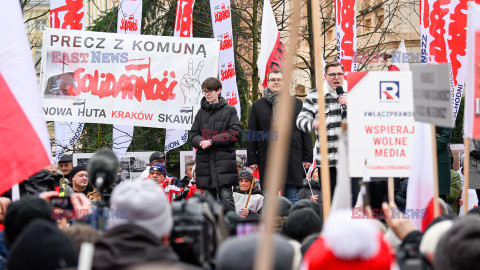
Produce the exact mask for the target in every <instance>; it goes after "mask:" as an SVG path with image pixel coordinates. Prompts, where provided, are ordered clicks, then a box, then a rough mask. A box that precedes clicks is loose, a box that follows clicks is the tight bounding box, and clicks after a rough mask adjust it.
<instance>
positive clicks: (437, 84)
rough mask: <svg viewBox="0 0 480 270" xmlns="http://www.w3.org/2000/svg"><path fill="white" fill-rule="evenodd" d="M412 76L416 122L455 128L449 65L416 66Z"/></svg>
mask: <svg viewBox="0 0 480 270" xmlns="http://www.w3.org/2000/svg"><path fill="white" fill-rule="evenodd" d="M412 75H413V105H414V111H415V120H416V121H419V122H424V123H430V124H433V125H435V126H441V127H448V128H451V127H453V113H452V101H451V96H452V93H451V87H450V71H449V66H448V64H440V65H414V66H412Z"/></svg>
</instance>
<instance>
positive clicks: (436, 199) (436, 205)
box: [431, 125, 440, 218]
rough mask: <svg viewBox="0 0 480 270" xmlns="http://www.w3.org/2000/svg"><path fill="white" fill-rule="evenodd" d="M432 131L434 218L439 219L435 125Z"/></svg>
mask: <svg viewBox="0 0 480 270" xmlns="http://www.w3.org/2000/svg"><path fill="white" fill-rule="evenodd" d="M431 127H432V130H431V133H432V154H433V194H434V195H433V216H434V217H435V218H437V217H438V216H439V215H440V205H439V202H438V163H437V162H438V161H437V160H438V158H437V137H436V135H435V134H436V131H435V125H431Z"/></svg>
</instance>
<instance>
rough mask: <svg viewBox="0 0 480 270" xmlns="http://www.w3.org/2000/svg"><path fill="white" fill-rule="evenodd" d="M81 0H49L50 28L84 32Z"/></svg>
mask: <svg viewBox="0 0 480 270" xmlns="http://www.w3.org/2000/svg"><path fill="white" fill-rule="evenodd" d="M83 10H84V9H83V0H50V27H51V28H61V29H73V30H85V13H84V11H83Z"/></svg>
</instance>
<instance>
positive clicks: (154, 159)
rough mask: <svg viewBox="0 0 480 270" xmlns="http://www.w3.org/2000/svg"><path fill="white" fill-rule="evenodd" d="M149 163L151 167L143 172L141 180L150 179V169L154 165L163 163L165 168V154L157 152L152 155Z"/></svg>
mask: <svg viewBox="0 0 480 270" xmlns="http://www.w3.org/2000/svg"><path fill="white" fill-rule="evenodd" d="M149 162H150V164H149V166H147V167H146V168H145V170H144V171H143V172H142V174H141V175H140V179H145V178H148V177H149V173H150V167H151V166H152V165H153V164H154V163H162V164H163V166H165V154H164V153H162V152H160V151H155V152H153V153H152V154H151V155H150V159H149ZM177 181H178V180H177Z"/></svg>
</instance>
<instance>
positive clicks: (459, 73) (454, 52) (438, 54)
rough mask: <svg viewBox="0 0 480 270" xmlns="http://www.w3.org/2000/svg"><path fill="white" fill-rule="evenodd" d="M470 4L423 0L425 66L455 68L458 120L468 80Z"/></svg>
mask: <svg viewBox="0 0 480 270" xmlns="http://www.w3.org/2000/svg"><path fill="white" fill-rule="evenodd" d="M466 8H467V0H444V1H435V0H420V28H421V46H422V49H421V55H422V63H428V64H441V63H449V64H450V65H451V75H450V81H451V88H452V111H453V114H454V115H453V116H454V118H456V117H457V114H458V110H459V108H460V102H461V99H462V93H463V88H464V86H465V79H466V70H467V69H466V62H467V58H466V42H465V41H466V33H467V32H466V27H467V11H466Z"/></svg>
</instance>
